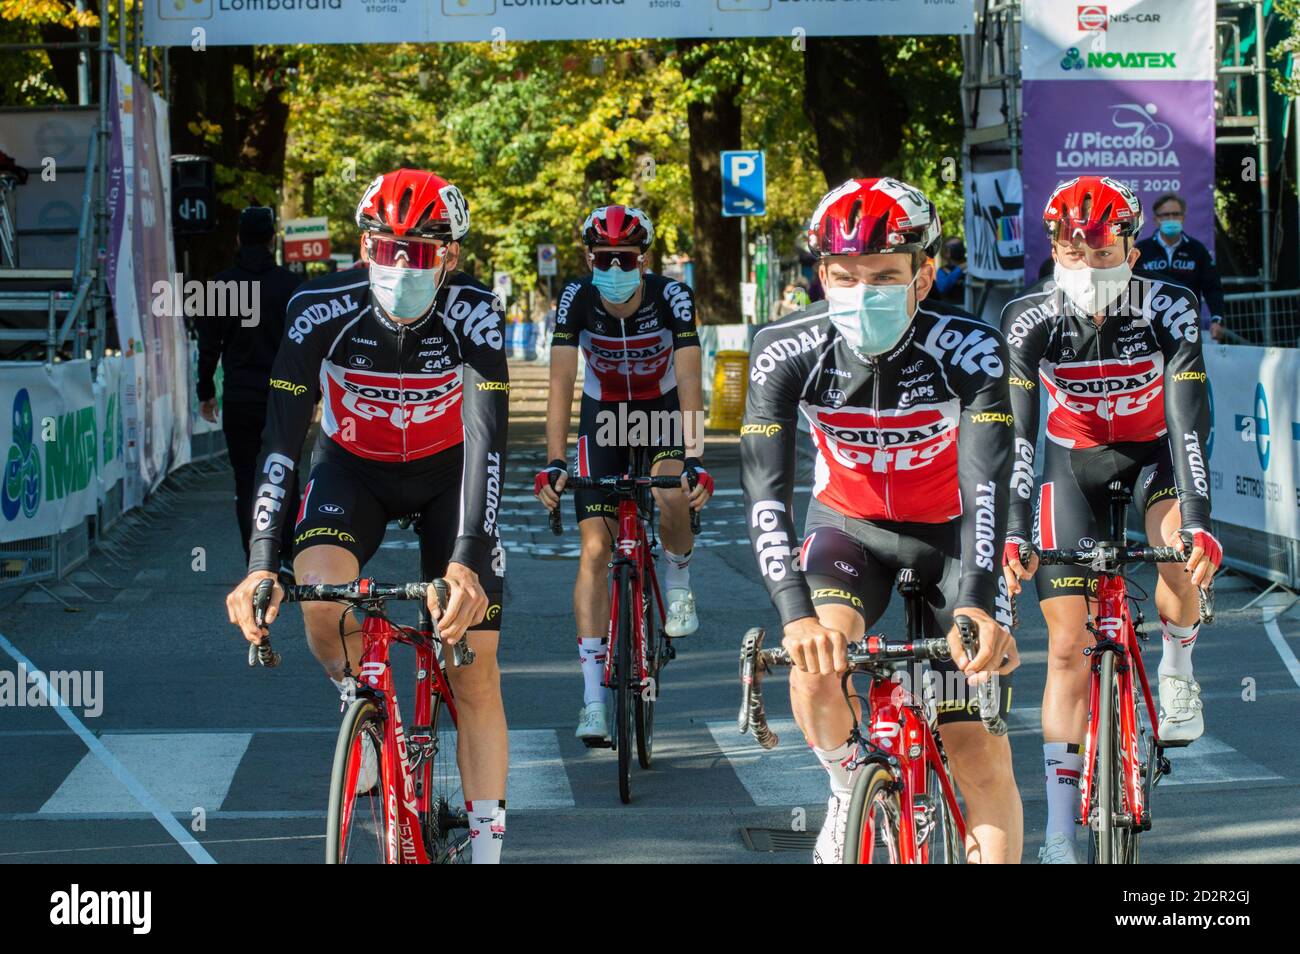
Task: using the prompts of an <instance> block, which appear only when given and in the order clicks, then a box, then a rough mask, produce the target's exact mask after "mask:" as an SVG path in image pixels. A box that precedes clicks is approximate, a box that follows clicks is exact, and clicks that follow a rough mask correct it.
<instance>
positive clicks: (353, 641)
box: [293, 544, 361, 680]
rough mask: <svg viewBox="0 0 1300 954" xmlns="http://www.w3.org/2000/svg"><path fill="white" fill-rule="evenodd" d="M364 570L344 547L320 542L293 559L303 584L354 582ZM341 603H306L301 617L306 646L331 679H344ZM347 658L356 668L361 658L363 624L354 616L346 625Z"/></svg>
mask: <svg viewBox="0 0 1300 954" xmlns="http://www.w3.org/2000/svg"><path fill="white" fill-rule="evenodd" d="M360 572H361V567H360V565H359V564H358V563H357V558H356V557H355V556H353V555H352V554H351V553H350V552H349V551H348V550H346V549H344V548H343V547H336V546H331V545H329V544H318V545H317V546H314V547H308V548H307V549H305V550H303V551H301V552H300V553H298V555H297V556H295V557H294V559H293V574H294V577H295V578H296V579H297V581H298V582H299V583H301V584H304V585H306V584H311V583H351V582H352V581H353V580H355V579H356V578H357V575H358V574H359V573H360ZM343 609H344V606H343V604H342V603H303V604H302V618H303V622H304V623H306V625H307V645H308V647H309V648H310V649H311V652H312V655H313V656H315V657H316V661H317V662H319V663H320V664H321V666H323V667H324V669H325V672H326V674H327V675H328V676H329V677H330V678H331V679H335V680H338V679H342V678H343V661H344V659H343V642H342V640H340V639H339V617H340V616H342V614H343ZM347 632H348V634H349V635H348V637H347V658H348V659H349V660H351V662H352V665H353V667H354V670H355V667H356V664H357V661H358V660H359V659H360V658H361V625H360V623H358V622H357V621H356V619H355V618H353V617H352V616H349V617H348V624H347Z"/></svg>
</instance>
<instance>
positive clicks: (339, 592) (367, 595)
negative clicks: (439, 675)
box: [248, 577, 474, 668]
mask: <svg viewBox="0 0 1300 954" xmlns="http://www.w3.org/2000/svg"><path fill="white" fill-rule="evenodd" d="M273 586H274V582H273V581H272V580H263V581H262V582H261V583H259V584H258V585H257V590H256V592H255V593H254V594H253V618H254V620H255V621H256V623H257V625H258V626H265V625H266V610H267V608H268V607H270V605H271V595H272V592H273ZM430 586H432V587H433V588H434V591H435V592H436V593H437V594H438V605H439V606H443V607H445V606H446V605H447V595H448V590H447V583H446V581H445V580H434V581H432V582H431V583H396V584H384V583H376V582H375V581H374V580H371V579H366V578H364V577H363V578H361V579H356V580H353V581H352V582H351V583H307V584H299V585H295V586H286V587H283V589H284V598H283V599H282V600H281V602H282V603H314V602H324V603H351V604H354V605H358V606H364V605H367V604H371V603H380V602H384V601H386V600H418V601H420V602H423V601H424V600H425V598H426V596H427V595H428V591H429V587H430ZM435 629H436V627H435ZM473 661H474V650H472V649H470V648H469V645H468V644H467V643H466V642H465V640H463V639H462V640H460V641H458V642H457V643H456V644H455V645H454V646H453V647H452V665H455V666H468V665H469V664H470V663H472V662H473ZM257 662H261V664H262V665H263V666H266V667H267V668H272V667H274V666H278V665H279V664H280V654H279V653H278V652H276V651H275V650H273V649H272V648H271V637H270V636H269V635H267V636H263V637H262V641H261V642H260V643H255V644H252V645H250V646H249V650H248V664H249V665H250V666H252V665H255V664H256V663H257Z"/></svg>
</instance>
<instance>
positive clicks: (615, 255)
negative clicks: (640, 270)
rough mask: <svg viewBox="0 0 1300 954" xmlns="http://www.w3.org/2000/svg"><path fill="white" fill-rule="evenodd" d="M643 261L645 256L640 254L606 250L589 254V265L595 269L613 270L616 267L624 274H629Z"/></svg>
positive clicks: (598, 250) (602, 249)
mask: <svg viewBox="0 0 1300 954" xmlns="http://www.w3.org/2000/svg"><path fill="white" fill-rule="evenodd" d="M643 261H645V256H644V255H642V254H641V253H640V252H631V251H627V252H616V251H613V250H611V249H607V248H598V249H596V250H595V251H593V252H592V253H591V263H592V264H593V265H595V266H596V267H597V268H600V269H605V268H613V267H614V266H615V265H617V266H618V267H619V268H621V269H623V271H625V272H630V271H632V269H634V268H636V267H637V266H638V265H640V264H641V263H642V262H643Z"/></svg>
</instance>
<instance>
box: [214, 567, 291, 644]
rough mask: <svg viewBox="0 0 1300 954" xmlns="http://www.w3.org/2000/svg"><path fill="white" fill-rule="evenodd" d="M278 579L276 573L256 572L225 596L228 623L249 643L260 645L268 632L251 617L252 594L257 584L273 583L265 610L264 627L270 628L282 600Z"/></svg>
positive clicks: (255, 590)
mask: <svg viewBox="0 0 1300 954" xmlns="http://www.w3.org/2000/svg"><path fill="white" fill-rule="evenodd" d="M279 579H280V577H279V574H278V573H273V572H271V571H270V570H256V571H254V572H252V573H250V574H248V576H246V577H244V579H243V580H242V581H240V584H239V585H238V586H236V587H235V588H234V589H233V590H231V591H230V593H229V594H228V595H227V596H226V615H227V616H229V617H230V622H232V623H233V624H234V625H236V626H238V627H239V630H240V632H241V633H243V634H244V638H245V639H246V640H248V641H249V642H250V643H260V642H261V641H262V637H263V636H265V635H266V634H267V632H268V630H267V628H266V626H261V627H259V626H258V625H257V621H256V620H255V618H254V615H253V594H254V593H255V592H257V584H259V583H261V582H262V581H263V580H274V581H275V586H274V587H273V588H272V591H271V605H270V606H268V607H267V609H266V625H267V626H270V625H271V624H272V623H274V622H275V618H276V617H277V616H279V615H280V600H281V599H283V598H284V590H283V589H282V588H281V586H280V583H279Z"/></svg>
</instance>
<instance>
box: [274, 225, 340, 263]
mask: <svg viewBox="0 0 1300 954" xmlns="http://www.w3.org/2000/svg"><path fill="white" fill-rule="evenodd" d="M329 257H330V229H329V220H328V219H326V218H324V217H323V216H322V217H319V218H314V219H288V220H287V221H286V222H285V223H284V260H285V261H286V262H323V261H328V260H329Z"/></svg>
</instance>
